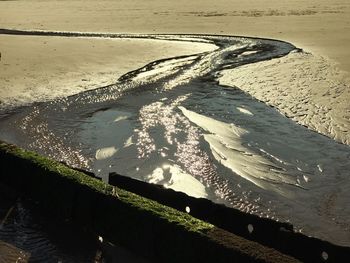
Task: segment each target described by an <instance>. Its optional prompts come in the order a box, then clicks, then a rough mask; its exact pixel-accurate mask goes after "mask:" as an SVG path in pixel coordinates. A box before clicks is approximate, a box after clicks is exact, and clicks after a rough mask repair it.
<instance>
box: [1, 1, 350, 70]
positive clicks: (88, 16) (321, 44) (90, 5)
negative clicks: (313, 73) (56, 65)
mask: <svg viewBox="0 0 350 263" xmlns="http://www.w3.org/2000/svg"><path fill="white" fill-rule="evenodd" d="M0 14H1V15H0V25H1V27H3V28H16V29H40V30H62V31H85V32H114V33H210V34H229V35H244V36H259V37H268V38H276V39H281V40H286V41H289V42H292V43H293V44H295V45H297V46H299V47H301V48H303V49H305V50H307V51H310V52H312V53H314V54H318V55H322V56H326V57H328V58H330V59H332V60H333V61H334V62H335V63H337V66H338V67H339V68H340V69H342V70H345V71H347V72H350V52H349V49H348V43H350V22H349V15H350V2H349V1H347V0H310V1H303V0H269V1H268V3H267V2H266V1H265V0H258V1H256V0H246V1H238V0H232V1H227V0H217V1H215V3H213V1H209V0H198V1H186V0H179V1H175V2H174V1H170V0H166V1H164V0H154V1H151V2H150V1H142V0H132V1H127V0H121V1H111V0H104V1H98V2H96V1H91V0H87V1H82V0H77V1H51V0H44V1H33V0H29V1H0Z"/></svg>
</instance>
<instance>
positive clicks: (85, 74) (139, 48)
mask: <svg viewBox="0 0 350 263" xmlns="http://www.w3.org/2000/svg"><path fill="white" fill-rule="evenodd" d="M0 42H1V46H0V52H1V53H2V57H1V61H0V87H1V88H0V106H2V107H4V106H18V105H23V104H28V103H32V102H36V101H44V100H50V99H55V98H58V97H64V96H69V95H73V94H77V93H79V92H82V91H85V90H89V89H94V88H99V87H103V86H107V85H110V84H114V83H116V82H117V80H118V78H119V77H120V76H121V75H123V74H125V73H127V72H129V71H131V70H134V69H135V68H139V67H142V66H144V65H145V64H147V63H150V62H152V61H154V60H158V59H162V58H168V57H173V56H178V55H188V54H195V53H201V52H204V51H208V50H212V49H214V48H216V47H215V46H214V45H210V44H203V43H191V42H180V41H161V40H152V39H145V38H144V39H127V38H126V39H120V38H119V39H108V38H91V37H90V38H89V37H85V38H69V37H47V36H10V35H0ZM1 104H2V105H1Z"/></svg>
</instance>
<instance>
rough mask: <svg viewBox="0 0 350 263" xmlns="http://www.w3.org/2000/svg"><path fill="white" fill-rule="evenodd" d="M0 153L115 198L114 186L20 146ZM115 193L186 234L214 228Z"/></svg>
mask: <svg viewBox="0 0 350 263" xmlns="http://www.w3.org/2000/svg"><path fill="white" fill-rule="evenodd" d="M0 150H1V151H5V152H7V153H8V154H11V155H14V156H16V157H18V158H21V159H24V160H28V161H30V162H31V163H33V164H34V165H37V166H39V167H41V168H43V169H45V170H46V171H48V172H51V173H55V174H58V175H59V176H61V177H62V178H65V179H67V180H70V181H72V182H74V183H77V184H80V185H84V186H88V187H89V188H91V189H93V190H95V191H97V192H100V193H102V194H104V195H109V196H115V194H114V189H113V186H111V185H108V184H106V183H104V182H102V181H100V180H97V179H95V178H92V177H89V176H87V175H86V174H84V173H82V172H79V171H76V170H73V169H71V168H69V167H67V166H66V165H64V164H62V163H60V162H57V161H54V160H52V159H48V158H46V157H43V156H41V155H39V154H37V153H34V152H31V151H27V150H23V149H21V148H19V147H16V146H14V145H9V144H7V143H4V142H1V143H0ZM51 173H47V176H50V174H51ZM116 191H117V194H118V196H119V199H120V201H122V202H124V203H126V204H128V205H130V206H132V207H134V208H137V209H139V210H140V211H145V212H150V213H151V214H154V215H156V216H157V217H160V218H162V219H164V220H166V221H168V222H171V223H175V224H178V225H181V226H183V227H185V228H186V229H187V230H189V231H193V232H198V233H204V232H205V230H209V229H211V228H213V227H214V226H213V225H211V224H208V223H205V222H203V221H201V220H198V219H196V218H194V217H192V216H190V215H188V214H186V213H182V212H179V211H177V210H175V209H173V208H170V207H167V206H164V205H161V204H159V203H157V202H155V201H152V200H149V199H146V198H144V197H141V196H139V195H136V194H133V193H130V192H128V191H125V190H123V189H117V190H116Z"/></svg>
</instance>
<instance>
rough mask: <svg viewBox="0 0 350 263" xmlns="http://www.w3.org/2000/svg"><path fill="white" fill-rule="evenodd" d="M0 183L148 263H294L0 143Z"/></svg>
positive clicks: (38, 156) (292, 260)
mask: <svg viewBox="0 0 350 263" xmlns="http://www.w3.org/2000/svg"><path fill="white" fill-rule="evenodd" d="M0 182H1V183H2V184H5V185H9V186H11V187H13V188H15V189H16V190H17V191H18V192H20V193H21V194H23V195H25V196H28V197H30V198H32V199H34V200H36V201H37V202H39V205H40V207H41V209H42V211H43V213H49V214H51V215H53V216H56V217H59V218H62V219H63V220H69V221H71V222H73V223H74V224H76V226H77V227H82V228H84V229H87V230H88V231H91V232H92V233H95V234H96V235H100V236H102V237H104V238H106V239H108V240H110V241H111V242H115V243H117V244H119V245H121V246H124V247H125V248H127V249H129V250H130V251H132V252H133V253H135V254H138V255H140V256H143V257H145V258H148V259H150V260H151V261H153V262H225V263H226V262H297V260H295V259H294V258H292V257H290V256H286V255H284V254H282V253H281V252H278V251H277V250H275V249H272V248H268V247H266V246H263V245H261V244H259V243H257V242H253V241H249V240H247V239H244V238H242V237H239V236H237V235H235V234H232V233H230V232H228V231H226V230H223V229H220V228H218V227H216V226H214V225H212V224H209V223H206V222H204V221H201V220H199V219H196V218H194V217H192V216H191V215H189V214H187V213H183V212H180V211H177V210H176V209H173V208H170V207H167V206H164V205H162V204H159V203H158V202H155V201H152V200H150V199H147V198H144V197H141V196H139V195H136V194H134V193H131V192H128V191H126V190H123V189H120V188H116V187H113V186H111V185H108V184H106V183H104V182H102V181H100V180H97V179H94V178H91V177H89V176H88V175H86V174H84V173H82V172H79V171H76V170H73V169H70V168H69V167H67V166H65V165H63V164H61V163H59V162H56V161H53V160H50V159H48V158H45V157H43V156H40V155H38V154H36V153H33V152H30V151H25V150H23V149H20V148H18V147H16V146H14V145H9V144H6V143H0Z"/></svg>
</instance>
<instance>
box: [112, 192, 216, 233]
mask: <svg viewBox="0 0 350 263" xmlns="http://www.w3.org/2000/svg"><path fill="white" fill-rule="evenodd" d="M117 191H118V195H119V196H120V199H121V200H122V201H124V202H126V203H128V204H130V205H132V206H133V207H136V208H139V209H141V210H145V211H150V212H152V213H153V214H155V215H156V216H158V217H160V218H162V219H165V220H167V221H169V222H172V223H176V224H179V225H181V226H183V227H185V228H186V229H187V230H189V231H193V232H198V233H204V232H206V230H209V229H212V228H213V227H214V226H213V225H211V224H209V223H206V222H203V221H201V220H199V219H196V218H194V217H192V216H190V215H189V214H186V213H182V212H179V211H178V210H175V209H173V208H170V207H167V206H164V205H161V204H159V203H157V202H155V201H152V200H149V199H146V198H143V197H141V196H139V195H136V194H133V193H130V192H127V191H125V190H122V189H118V190H117Z"/></svg>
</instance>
